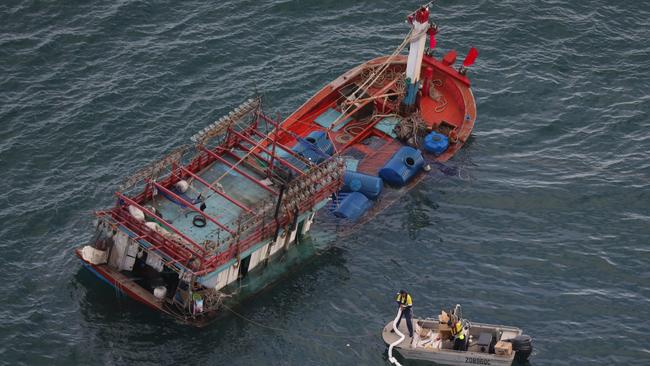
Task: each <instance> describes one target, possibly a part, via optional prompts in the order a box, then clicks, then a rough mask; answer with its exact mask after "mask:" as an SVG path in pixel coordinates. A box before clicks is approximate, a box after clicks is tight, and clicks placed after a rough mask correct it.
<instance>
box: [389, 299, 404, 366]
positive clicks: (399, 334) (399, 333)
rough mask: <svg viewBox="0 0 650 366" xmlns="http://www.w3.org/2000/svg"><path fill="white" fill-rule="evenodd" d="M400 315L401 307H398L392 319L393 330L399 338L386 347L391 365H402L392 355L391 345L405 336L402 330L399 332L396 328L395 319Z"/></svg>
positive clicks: (398, 342)
mask: <svg viewBox="0 0 650 366" xmlns="http://www.w3.org/2000/svg"><path fill="white" fill-rule="evenodd" d="M401 316H402V308H401V307H400V308H399V310H397V316H396V317H395V320H393V330H394V331H395V334H397V335H398V336H399V339H398V340H396V341H395V342H393V343H391V344H390V346H389V347H388V361H390V363H392V364H393V365H397V366H402V364H401V363H399V362H397V359H396V358H395V357H393V347H395V346H397V345H398V344H400V343H402V341H403V340H404V338H406V336H405V335H404V334H403V333H402V332H400V331H399V329H397V321H398V320H399V318H400V317H401Z"/></svg>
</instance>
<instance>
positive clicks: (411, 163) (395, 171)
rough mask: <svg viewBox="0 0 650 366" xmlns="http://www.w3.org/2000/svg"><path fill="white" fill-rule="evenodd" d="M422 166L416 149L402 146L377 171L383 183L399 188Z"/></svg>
mask: <svg viewBox="0 0 650 366" xmlns="http://www.w3.org/2000/svg"><path fill="white" fill-rule="evenodd" d="M423 166H424V157H422V153H421V152H420V150H418V149H414V148H412V147H410V146H404V147H403V148H401V149H399V150H398V151H397V152H396V153H395V155H393V157H392V158H390V160H389V161H388V163H386V165H384V167H383V168H381V170H380V171H379V176H380V177H381V178H382V179H383V180H384V182H386V183H388V184H390V185H393V186H397V187H401V186H403V185H405V184H406V183H407V182H408V181H409V180H411V178H413V177H414V176H415V175H416V174H417V173H418V172H419V171H420V169H422V167H423Z"/></svg>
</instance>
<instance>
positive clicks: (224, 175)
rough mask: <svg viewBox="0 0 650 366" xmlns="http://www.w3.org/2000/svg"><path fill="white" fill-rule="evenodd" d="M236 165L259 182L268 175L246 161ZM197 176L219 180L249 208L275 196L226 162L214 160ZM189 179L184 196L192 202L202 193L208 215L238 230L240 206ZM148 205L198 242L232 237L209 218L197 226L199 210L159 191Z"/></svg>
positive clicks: (234, 161) (224, 187)
mask: <svg viewBox="0 0 650 366" xmlns="http://www.w3.org/2000/svg"><path fill="white" fill-rule="evenodd" d="M225 159H226V160H228V161H229V162H231V163H233V164H235V163H236V159H235V158H233V157H226V158H225ZM237 168H238V169H239V170H241V171H243V172H245V173H246V174H248V175H251V176H253V177H255V178H256V179H259V180H260V181H263V180H264V179H265V177H264V176H262V175H261V174H260V173H258V172H257V171H256V170H254V169H252V168H250V167H248V166H246V165H244V164H239V165H237ZM197 175H198V176H199V177H201V178H202V179H203V180H205V181H206V182H208V183H210V184H212V185H217V183H216V182H218V185H217V186H218V187H219V188H222V189H223V191H224V192H225V193H227V194H228V195H229V196H230V197H232V198H233V199H235V200H237V201H238V202H240V203H242V204H244V205H246V206H247V207H252V206H254V205H255V204H256V203H257V202H259V201H261V200H264V199H267V198H270V197H272V196H273V193H272V192H269V191H268V190H266V189H264V188H263V187H262V186H260V185H259V184H257V183H255V182H253V181H252V180H250V179H247V178H246V177H244V176H243V175H242V174H241V173H239V172H237V171H235V170H234V169H231V167H229V166H227V165H226V164H225V163H221V162H214V163H212V164H211V165H209V166H208V167H207V168H205V169H203V170H202V171H201V172H199V173H198V174H197ZM187 181H188V183H189V186H190V187H189V189H188V190H187V192H186V193H185V195H184V196H183V198H185V199H186V200H188V201H190V202H192V201H194V200H196V199H197V197H198V196H199V194H201V195H202V196H203V198H204V199H205V205H206V208H205V211H204V212H205V213H206V214H207V215H209V216H211V217H213V218H215V219H216V220H218V221H219V222H220V223H222V224H223V225H225V226H226V227H229V228H231V229H232V230H233V231H234V230H236V229H237V228H236V219H237V217H238V216H239V215H240V214H241V213H242V212H243V209H242V208H241V207H239V206H237V205H236V204H234V203H232V202H230V201H229V200H227V199H226V198H224V197H223V196H221V195H219V194H217V193H215V192H213V191H212V190H211V189H210V187H208V186H207V185H205V184H203V183H202V182H200V181H199V180H197V179H192V178H190V179H188V180H187ZM175 193H176V192H175ZM146 204H152V205H154V207H156V209H157V210H158V211H159V212H160V213H161V214H162V217H163V218H164V219H165V220H166V221H167V222H169V223H170V224H173V225H174V227H176V228H177V229H179V230H180V231H182V232H183V233H184V234H185V235H187V236H188V237H189V238H190V239H192V240H194V241H195V242H197V243H201V242H203V241H205V240H213V241H217V240H219V239H225V238H228V237H229V236H230V233H228V232H227V231H226V230H224V229H222V228H220V227H219V226H217V224H215V223H213V222H211V221H209V220H208V221H206V225H205V226H204V227H197V226H195V225H194V224H193V219H194V217H195V216H196V215H198V213H197V212H195V211H194V210H192V209H190V208H188V207H187V206H185V205H184V204H183V203H181V202H178V201H177V200H175V199H174V198H173V197H169V196H168V195H164V194H159V195H157V196H154V199H153V201H149V202H146ZM197 206H198V204H197ZM225 249H227V248H225V247H224V248H219V251H223V250H225Z"/></svg>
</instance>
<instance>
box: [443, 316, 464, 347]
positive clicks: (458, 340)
mask: <svg viewBox="0 0 650 366" xmlns="http://www.w3.org/2000/svg"><path fill="white" fill-rule="evenodd" d="M447 325H449V326H450V327H451V336H452V338H453V339H454V351H465V350H466V347H465V345H466V344H467V337H465V332H464V331H463V323H462V322H461V320H460V319H454V321H451V320H450V321H448V322H447Z"/></svg>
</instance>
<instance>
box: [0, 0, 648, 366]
mask: <svg viewBox="0 0 650 366" xmlns="http://www.w3.org/2000/svg"><path fill="white" fill-rule="evenodd" d="M417 5H419V4H418V3H414V2H410V1H363V2H362V1H331V0H325V1H313V0H305V1H296V0H294V1H290V0H284V1H279V0H275V1H264V0H262V1H221V2H199V1H183V2H161V1H155V2H154V1H129V0H124V1H113V2H110V1H109V2H98V1H74V0H73V1H63V2H61V1H59V2H52V1H26V0H8V1H3V2H1V3H0V172H2V179H1V182H2V183H0V188H1V189H0V203H1V204H0V222H1V223H2V225H0V278H2V281H3V285H2V286H1V287H0V288H1V289H0V295H1V296H0V299H2V303H1V304H2V306H1V307H0V314H1V316H0V363H1V364H7V365H23V364H24V365H42V364H61V365H73V364H79V365H127V364H128V365H153V364H155V365H159V364H181V363H182V364H194V365H208V364H209V365H213V364H220V363H228V364H232V365H250V364H284V365H335V364H336V365H357V364H363V365H384V364H387V361H386V356H385V346H384V345H383V343H382V340H381V337H380V329H381V327H382V326H383V325H384V324H385V323H386V322H387V321H388V320H389V319H390V318H392V317H393V316H394V313H395V305H394V303H393V294H394V293H395V292H396V291H397V290H398V289H400V288H402V287H404V288H407V289H409V290H410V291H411V292H412V294H413V300H414V303H415V307H414V312H415V314H416V315H418V316H429V315H433V314H435V313H437V312H438V311H439V310H440V309H441V308H443V307H445V308H449V307H451V306H453V304H456V303H460V304H463V305H464V312H465V314H466V315H467V316H468V317H469V318H470V319H473V320H475V321H480V322H491V323H502V324H512V325H516V326H519V327H521V328H524V329H525V331H526V333H528V334H530V335H531V336H533V337H534V339H535V341H534V342H535V343H534V345H535V352H534V355H533V357H532V359H531V364H532V365H592V364H593V365H647V364H650V347H649V346H648V344H647V338H648V337H647V336H648V329H650V321H649V320H648V319H650V301H649V299H650V270H648V263H649V262H650V246H649V244H648V238H649V236H650V209H649V208H648V207H649V206H650V193H648V192H649V188H650V154H649V152H648V151H650V121H649V119H648V114H649V112H650V80H649V79H650V61H648V60H649V59H650V43H649V42H648V39H649V38H650V21H649V20H648V19H650V4H649V3H648V2H646V1H629V0H627V1H626V0H623V1H618V2H611V1H604V0H593V1H589V2H583V1H572V2H569V1H551V0H536V1H533V0H519V1H470V0H461V1H439V2H437V5H436V6H435V7H434V8H433V16H434V19H435V20H436V21H438V23H439V24H440V26H441V34H440V36H439V37H438V46H437V48H438V49H437V51H436V54H437V55H438V56H440V55H441V54H442V53H443V52H446V51H448V50H450V49H456V50H458V51H459V54H460V55H461V57H462V56H463V55H464V54H465V53H466V52H467V50H468V49H469V47H470V46H475V47H477V48H478V49H479V52H480V55H479V58H478V61H477V64H476V65H475V67H473V68H472V70H470V72H469V74H470V76H471V77H472V80H473V83H474V93H475V95H476V98H477V103H478V120H477V124H476V128H475V130H474V134H473V138H472V139H471V141H470V143H469V144H467V146H466V147H465V148H464V149H463V150H462V151H461V152H460V153H459V154H458V155H457V156H456V157H455V158H454V159H452V160H451V161H450V162H449V163H447V166H448V168H449V169H448V170H446V171H455V172H457V174H452V175H447V174H443V172H441V171H440V170H434V172H432V173H431V174H430V175H429V176H428V177H427V179H426V180H425V181H424V182H423V183H422V184H420V185H419V186H418V187H417V188H415V189H413V190H411V191H410V192H409V193H407V194H406V195H405V196H404V198H403V199H402V200H400V201H399V202H397V203H396V204H395V205H393V206H392V207H391V208H390V209H389V210H387V211H385V212H384V213H382V214H381V215H379V216H377V217H376V218H375V219H374V220H373V221H371V222H370V223H368V224H367V225H366V226H365V227H364V229H363V230H362V231H359V232H357V233H356V234H355V235H348V236H345V237H341V236H337V235H332V230H331V229H332V228H331V227H328V226H327V225H321V226H319V225H316V226H315V229H314V231H313V232H312V236H311V240H313V241H314V244H315V245H318V246H326V247H329V248H330V249H327V250H325V251H324V252H322V253H321V254H320V255H318V256H317V257H316V258H315V259H314V260H313V261H310V262H308V263H307V264H305V265H303V266H301V267H300V268H299V269H297V270H295V271H293V272H292V273H291V274H290V275H289V276H288V277H287V278H286V279H285V280H284V281H283V282H282V283H280V284H278V285H276V286H274V287H272V288H270V289H269V290H268V291H265V292H263V293H262V294H260V295H259V296H256V297H253V298H251V299H250V300H248V301H245V302H244V303H242V304H241V305H240V306H239V307H237V309H236V311H237V312H238V313H239V314H241V315H243V316H244V317H246V318H247V319H250V320H252V321H254V322H256V323H257V324H255V323H252V322H250V321H247V320H244V319H242V318H241V317H238V316H234V315H233V316H226V317H225V318H223V319H221V320H220V321H219V322H217V323H216V324H214V325H212V326H210V327H208V328H206V329H201V330H196V329H193V328H188V327H186V326H182V325H177V324H175V323H171V322H169V321H168V319H167V318H165V317H161V316H160V315H158V314H156V313H153V312H151V311H149V310H148V309H146V308H144V307H143V306H141V305H139V304H136V303H134V302H133V301H131V300H129V299H127V298H124V297H122V296H119V295H117V294H116V293H115V291H114V290H112V289H111V288H110V287H108V286H105V285H102V284H101V283H100V282H98V281H97V279H96V278H94V277H93V276H92V275H91V274H90V273H89V272H87V271H85V270H83V269H81V266H80V265H79V263H78V261H77V259H76V258H75V257H74V255H73V249H74V248H75V247H76V246H78V245H80V244H82V243H84V242H86V241H87V240H89V239H90V238H91V235H92V228H91V222H92V215H91V213H92V210H95V209H99V208H103V207H108V206H111V205H112V204H113V202H114V200H115V197H114V196H113V191H114V190H115V189H116V186H117V185H118V184H119V182H120V181H121V179H122V178H123V177H124V176H126V175H128V174H129V173H132V172H133V171H135V170H136V169H137V168H139V167H142V166H144V165H146V164H147V163H149V162H150V161H152V160H153V159H155V158H157V157H161V156H163V155H164V154H165V153H166V152H167V151H169V150H170V149H171V148H173V147H175V146H178V145H180V144H183V143H186V142H188V141H189V137H190V136H191V135H193V134H194V133H195V132H196V131H197V130H199V129H202V128H203V127H204V126H206V125H207V124H209V123H211V122H213V121H214V120H216V119H217V118H219V117H220V116H221V115H222V114H224V113H227V112H228V111H229V109H230V108H231V107H233V106H236V105H238V104H239V103H240V102H241V101H243V100H244V99H247V98H248V97H250V96H252V95H254V94H261V95H263V97H264V101H265V109H266V110H267V111H268V112H270V113H280V114H281V115H283V116H286V115H287V114H288V113H290V112H291V111H292V110H294V109H295V108H297V107H298V106H299V105H300V104H301V103H302V102H304V101H305V100H306V99H307V98H308V97H309V96H311V95H312V94H313V93H314V92H316V91H317V90H318V89H319V88H320V87H321V86H322V85H324V84H325V83H327V82H329V81H330V80H332V79H334V78H335V77H337V76H338V75H340V74H341V73H343V72H345V71H346V70H348V69H350V68H351V67H353V66H355V65H357V64H359V63H361V62H363V61H365V60H368V59H371V58H373V57H376V56H379V55H384V54H388V53H390V52H392V50H393V49H394V48H395V47H396V46H397V45H399V43H400V42H401V40H402V38H403V36H404V35H405V33H406V32H407V27H406V25H405V24H404V23H403V20H404V15H405V13H407V12H408V11H409V10H412V9H414V8H415V7H417ZM259 325H264V326H265V327H261V326H259ZM278 329H282V330H278ZM325 334H330V335H332V334H341V335H342V337H340V338H339V337H325V336H323V335H325Z"/></svg>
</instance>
